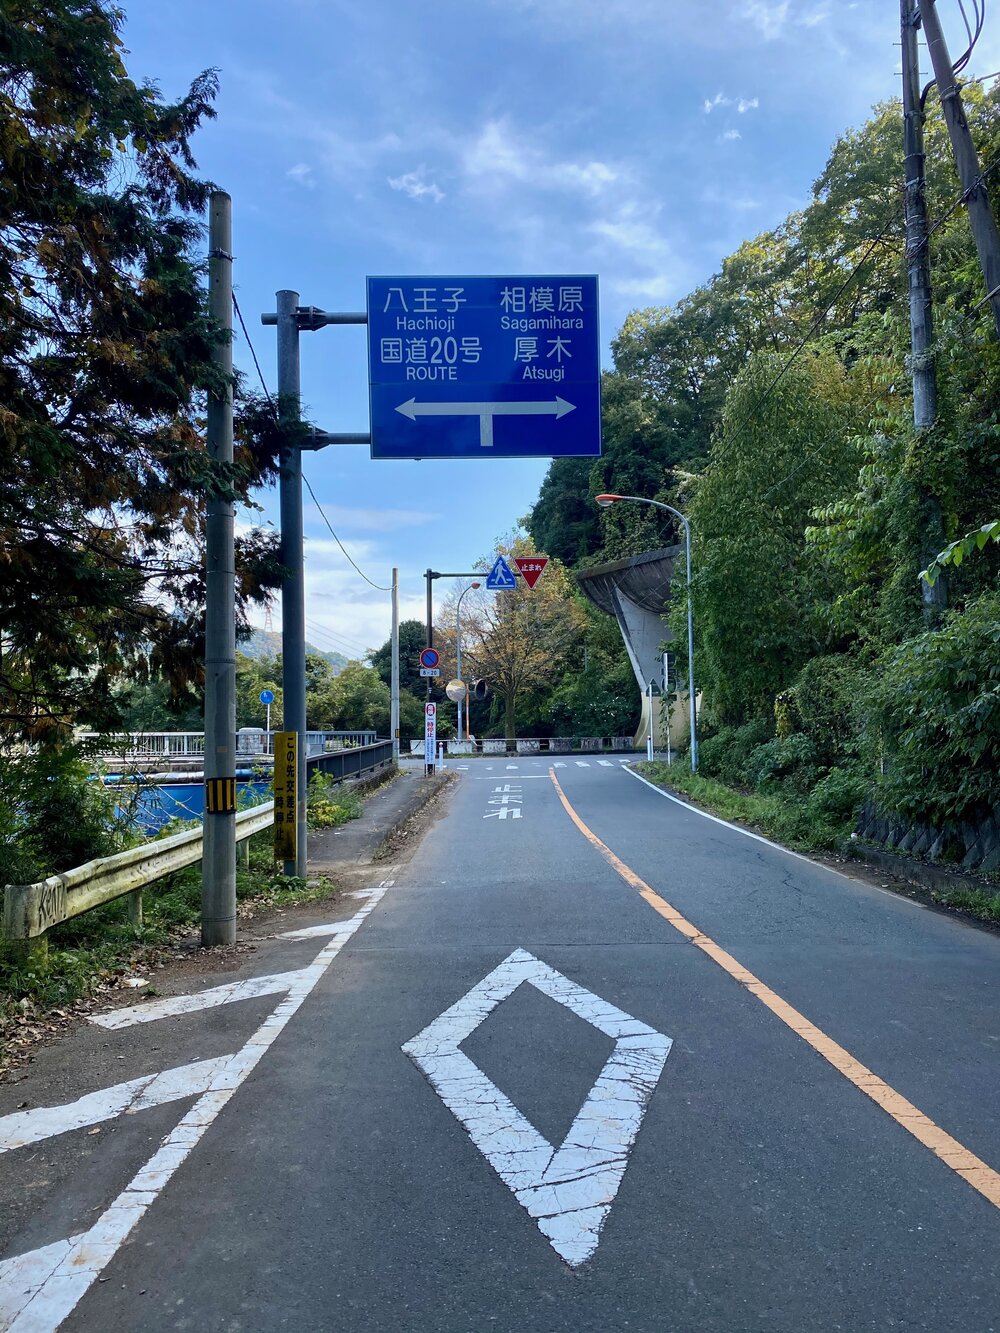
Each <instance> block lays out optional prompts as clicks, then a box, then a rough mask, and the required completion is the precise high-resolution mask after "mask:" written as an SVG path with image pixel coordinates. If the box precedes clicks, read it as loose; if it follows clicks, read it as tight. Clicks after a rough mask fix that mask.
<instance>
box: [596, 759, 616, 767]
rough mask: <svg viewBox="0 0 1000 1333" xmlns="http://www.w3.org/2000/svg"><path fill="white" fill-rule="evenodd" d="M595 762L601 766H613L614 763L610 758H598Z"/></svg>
mask: <svg viewBox="0 0 1000 1333" xmlns="http://www.w3.org/2000/svg"><path fill="white" fill-rule="evenodd" d="M597 762H598V763H599V764H600V766H601V767H602V768H614V764H613V763H612V762H611V760H610V759H598V761H597Z"/></svg>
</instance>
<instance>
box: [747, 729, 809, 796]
mask: <svg viewBox="0 0 1000 1333" xmlns="http://www.w3.org/2000/svg"><path fill="white" fill-rule="evenodd" d="M746 772H747V776H748V777H749V779H750V782H751V783H752V785H753V786H754V787H756V788H757V789H758V790H759V791H762V792H768V791H776V790H777V791H780V792H783V793H787V794H788V795H800V796H805V795H806V793H807V792H809V791H810V790H811V789H812V787H814V786H815V784H816V781H817V779H818V778H819V766H818V763H817V755H816V746H815V745H814V744H813V743H812V741H811V740H810V739H809V737H808V736H803V735H802V733H801V732H795V733H793V734H792V735H791V736H784V737H781V736H776V737H775V738H774V740H771V741H767V742H766V743H765V744H764V745H758V746H757V747H756V749H754V750H752V751H751V752H750V755H749V757H748V758H747V762H746Z"/></svg>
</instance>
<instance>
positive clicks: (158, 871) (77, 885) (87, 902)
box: [3, 741, 392, 940]
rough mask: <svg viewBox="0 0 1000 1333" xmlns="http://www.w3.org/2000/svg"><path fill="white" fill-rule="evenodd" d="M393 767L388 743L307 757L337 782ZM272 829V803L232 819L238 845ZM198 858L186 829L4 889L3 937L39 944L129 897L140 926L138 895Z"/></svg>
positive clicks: (195, 837)
mask: <svg viewBox="0 0 1000 1333" xmlns="http://www.w3.org/2000/svg"><path fill="white" fill-rule="evenodd" d="M391 761H392V741H377V742H376V743H375V744H374V745H364V746H357V747H356V748H354V749H349V750H332V751H330V752H329V753H326V754H311V755H308V756H307V760H306V762H307V765H308V767H309V770H310V771H311V772H315V771H316V770H317V769H318V770H319V771H320V772H323V773H328V774H329V775H330V776H331V777H333V778H334V779H336V780H337V781H338V782H340V781H343V780H344V779H346V778H354V777H360V776H361V775H362V774H364V773H369V772H373V771H374V770H375V769H377V768H381V767H383V766H384V765H385V764H387V763H390V762H391ZM273 823H274V802H273V801H268V802H267V803H266V804H265V805H256V806H254V807H253V808H252V809H250V810H242V811H240V813H239V814H237V816H236V840H237V842H242V841H243V840H244V839H245V838H250V837H252V836H253V835H254V834H255V833H260V832H262V831H263V830H264V829H266V828H270V827H271V825H272V824H273ZM201 858H202V830H201V829H200V828H195V829H188V830H186V831H185V832H184V833H175V834H174V835H173V836H172V837H169V838H161V839H159V841H157V842H146V843H143V844H142V846H141V847H130V848H129V850H128V851H126V852H118V853H117V854H116V855H115V856H102V857H99V858H98V859H97V860H96V861H88V862H87V864H86V865H82V866H77V867H76V868H75V869H73V870H65V871H63V873H62V874H60V875H50V876H49V878H48V879H43V880H41V881H39V883H37V884H8V885H7V886H6V888H5V889H4V894H3V936H4V937H5V938H6V939H8V940H32V939H37V938H38V937H39V936H40V935H44V934H45V932H46V931H47V930H48V929H49V928H50V927H51V926H57V925H58V924H59V923H60V921H69V920H70V919H71V918H72V917H75V916H80V915H81V914H82V913H84V912H89V911H91V910H92V909H93V908H95V907H101V906H102V905H103V904H104V903H110V902H114V901H115V899H116V898H124V897H125V896H126V895H130V897H129V904H128V909H129V920H130V921H131V922H132V923H133V924H134V925H136V926H139V925H141V924H142V889H143V887H144V886H145V885H147V884H152V883H154V882H155V881H156V880H158V879H163V877H164V876H165V875H170V874H173V872H174V871H175V870H183V869H184V867H185V866H190V865H194V864H195V863H196V862H198V861H200V860H201Z"/></svg>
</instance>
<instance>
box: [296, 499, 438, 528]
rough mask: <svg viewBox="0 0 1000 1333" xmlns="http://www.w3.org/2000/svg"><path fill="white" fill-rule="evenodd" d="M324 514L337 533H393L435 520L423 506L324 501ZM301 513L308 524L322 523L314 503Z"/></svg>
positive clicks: (435, 516)
mask: <svg viewBox="0 0 1000 1333" xmlns="http://www.w3.org/2000/svg"><path fill="white" fill-rule="evenodd" d="M323 513H324V514H326V516H327V518H328V519H329V520H330V522H331V524H333V526H334V527H335V528H336V529H337V531H338V532H340V533H343V532H347V531H354V532H395V531H396V529H397V528H413V527H418V526H420V525H421V524H424V523H433V522H437V520H438V515H437V514H432V513H430V512H429V511H427V510H424V509H352V508H349V507H348V506H347V505H335V504H324V505H323ZM303 516H304V519H305V521H306V522H307V523H310V522H311V523H319V524H322V522H323V519H322V517H321V516H320V512H319V510H318V509H317V508H316V506H315V505H310V504H306V506H305V507H304V509H303Z"/></svg>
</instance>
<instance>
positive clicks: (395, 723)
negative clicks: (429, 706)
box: [389, 569, 399, 764]
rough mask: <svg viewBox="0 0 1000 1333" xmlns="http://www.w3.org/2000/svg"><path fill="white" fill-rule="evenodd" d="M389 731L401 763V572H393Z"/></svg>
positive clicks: (393, 750)
mask: <svg viewBox="0 0 1000 1333" xmlns="http://www.w3.org/2000/svg"><path fill="white" fill-rule="evenodd" d="M390 651H391V663H392V665H391V669H390V677H389V679H390V681H391V682H392V683H391V685H390V691H391V703H390V705H389V729H390V731H391V732H392V757H393V760H394V761H395V762H396V763H397V764H398V763H399V570H398V569H393V571H392V647H391V650H390Z"/></svg>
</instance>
